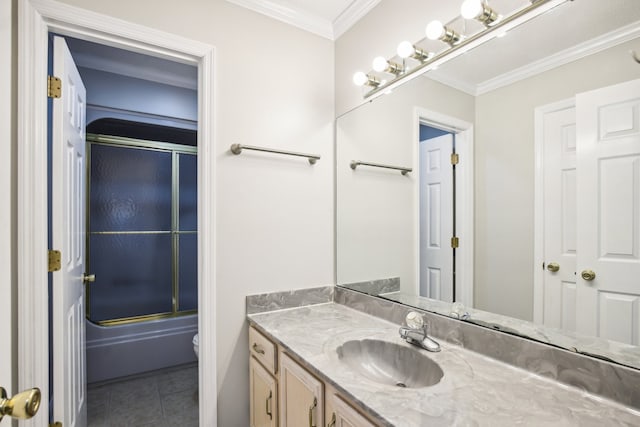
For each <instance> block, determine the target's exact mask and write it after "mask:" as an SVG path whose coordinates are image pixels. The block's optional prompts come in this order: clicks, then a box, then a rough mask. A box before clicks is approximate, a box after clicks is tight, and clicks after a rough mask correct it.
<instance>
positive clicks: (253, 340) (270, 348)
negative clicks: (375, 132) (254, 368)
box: [249, 327, 278, 374]
mask: <svg viewBox="0 0 640 427" xmlns="http://www.w3.org/2000/svg"><path fill="white" fill-rule="evenodd" d="M249 351H250V352H251V354H252V355H253V357H255V358H256V360H258V361H259V362H260V363H262V366H264V367H265V368H267V370H268V371H269V372H271V373H272V374H275V373H276V367H277V366H278V365H277V364H276V346H275V345H274V344H273V343H272V342H271V341H269V339H268V338H267V337H265V336H264V335H262V334H261V333H260V332H258V331H257V330H256V329H254V328H253V327H249Z"/></svg>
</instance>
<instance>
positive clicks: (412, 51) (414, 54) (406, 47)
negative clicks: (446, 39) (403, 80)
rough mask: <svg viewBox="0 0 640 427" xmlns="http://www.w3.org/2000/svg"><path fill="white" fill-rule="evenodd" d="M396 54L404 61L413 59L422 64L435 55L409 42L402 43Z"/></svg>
mask: <svg viewBox="0 0 640 427" xmlns="http://www.w3.org/2000/svg"><path fill="white" fill-rule="evenodd" d="M396 53H397V54H398V56H399V57H400V58H402V59H407V58H413V59H415V60H416V61H420V62H424V61H426V60H427V59H429V58H431V57H432V56H433V53H431V52H427V51H426V50H424V49H422V48H419V47H418V46H416V45H414V44H412V43H411V42H408V41H403V42H400V44H399V45H398V50H397V51H396Z"/></svg>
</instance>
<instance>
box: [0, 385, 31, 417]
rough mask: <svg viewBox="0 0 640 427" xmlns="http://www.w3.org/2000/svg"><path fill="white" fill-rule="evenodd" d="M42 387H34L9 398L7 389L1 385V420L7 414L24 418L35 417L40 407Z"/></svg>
mask: <svg viewBox="0 0 640 427" xmlns="http://www.w3.org/2000/svg"><path fill="white" fill-rule="evenodd" d="M40 397H41V394H40V389H38V388H32V389H31V390H26V391H23V392H22V393H18V394H16V395H15V396H13V397H12V398H11V399H8V398H7V391H6V390H5V389H4V388H2V387H0V420H2V417H4V416H5V415H9V416H10V417H13V418H18V419H22V420H26V419H29V418H31V417H33V416H34V415H35V414H36V412H38V409H39V408H40Z"/></svg>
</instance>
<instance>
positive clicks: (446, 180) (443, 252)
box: [420, 134, 454, 302]
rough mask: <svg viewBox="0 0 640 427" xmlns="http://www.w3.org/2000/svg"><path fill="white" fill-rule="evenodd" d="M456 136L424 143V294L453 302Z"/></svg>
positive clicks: (422, 227) (421, 176)
mask: <svg viewBox="0 0 640 427" xmlns="http://www.w3.org/2000/svg"><path fill="white" fill-rule="evenodd" d="M451 153H453V135H451V134H447V135H442V136H439V137H437V138H432V139H429V140H426V141H422V142H420V295H421V296H426V297H429V298H434V299H438V300H441V301H446V302H453V286H454V285H453V249H452V248H451V237H453V168H452V166H451Z"/></svg>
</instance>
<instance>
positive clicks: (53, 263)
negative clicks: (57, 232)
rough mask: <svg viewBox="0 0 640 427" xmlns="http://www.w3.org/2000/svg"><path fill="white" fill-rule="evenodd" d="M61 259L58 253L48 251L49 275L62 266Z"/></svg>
mask: <svg viewBox="0 0 640 427" xmlns="http://www.w3.org/2000/svg"><path fill="white" fill-rule="evenodd" d="M61 259H62V255H61V254H60V251H56V250H55V249H49V273H51V272H53V271H58V270H60V268H61V266H62V265H61V263H60V260H61Z"/></svg>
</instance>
